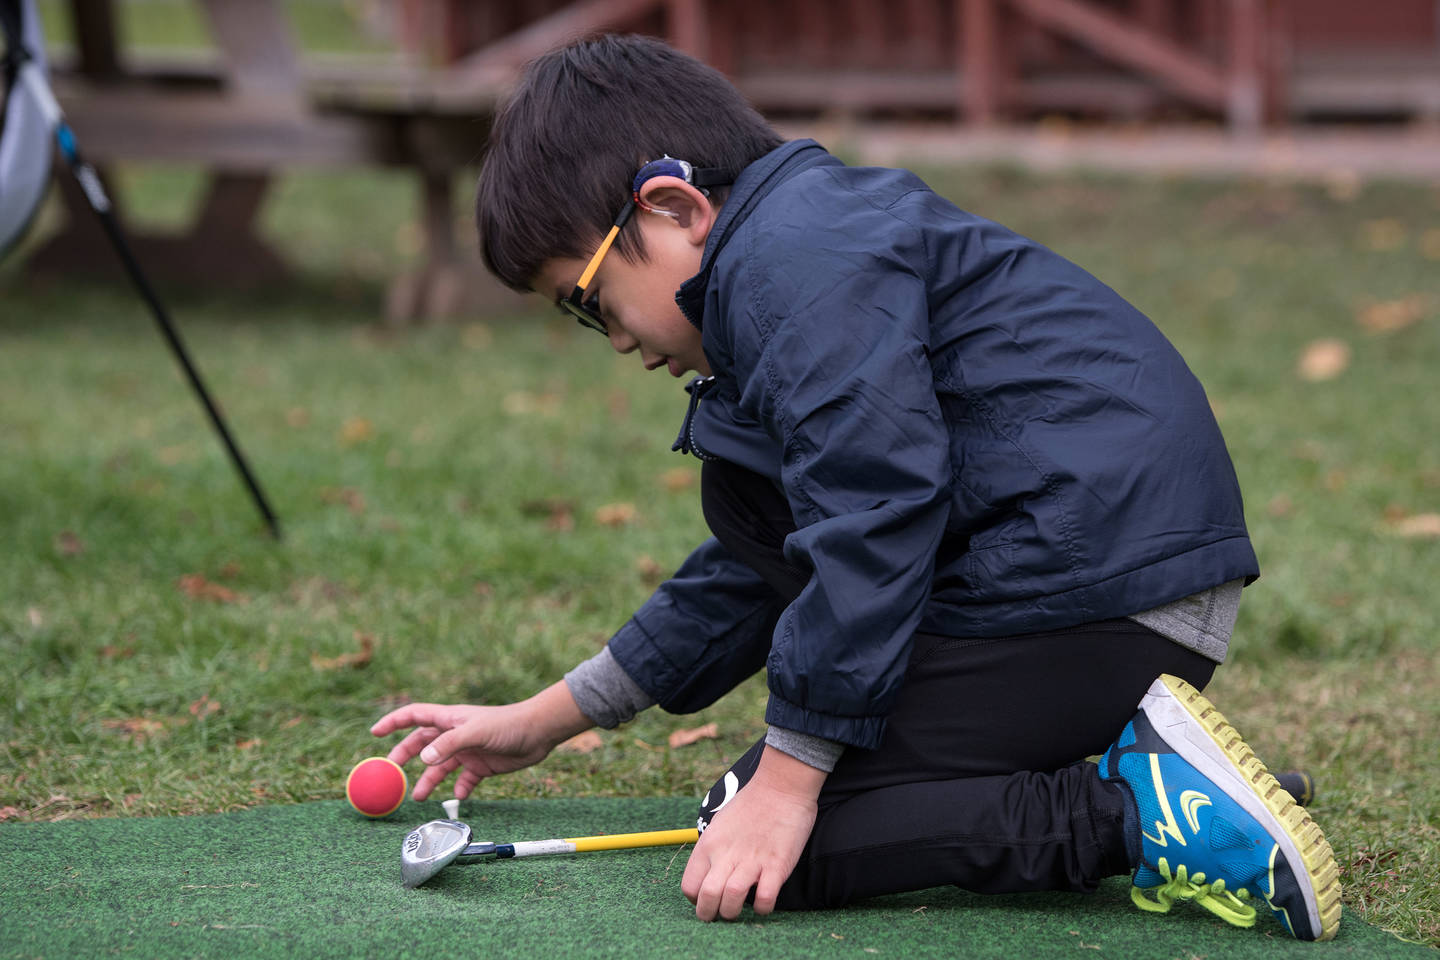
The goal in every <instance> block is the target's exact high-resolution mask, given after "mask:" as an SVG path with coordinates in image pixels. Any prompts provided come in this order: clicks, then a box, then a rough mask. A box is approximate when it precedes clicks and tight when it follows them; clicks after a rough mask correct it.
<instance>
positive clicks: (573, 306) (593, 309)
mask: <svg viewBox="0 0 1440 960" xmlns="http://www.w3.org/2000/svg"><path fill="white" fill-rule="evenodd" d="M634 212H635V201H634V199H633V198H632V199H630V200H627V201H626V202H625V206H624V207H623V208H622V209H621V210H620V215H619V216H617V217H616V218H615V223H614V225H612V226H611V227H610V232H609V233H607V234H605V239H604V240H602V241H601V242H600V249H599V250H596V251H595V256H593V257H591V258H590V262H589V263H588V264H586V265H585V271H584V272H583V273H581V274H580V279H579V280H577V281H576V282H575V289H574V290H572V291H571V292H570V296H568V297H566V298H565V299H563V300H561V301H560V309H561V310H563V311H565V312H566V313H568V314H570V316H572V317H574V318H575V320H576V322H578V323H579V324H580V326H582V327H589V328H590V329H591V330H594V331H596V332H597V333H600V334H602V335H604V336H607V337H608V336H609V335H610V328H609V327H607V326H606V325H605V318H604V317H602V316H601V315H600V302H599V300H598V299H597V298H596V297H591V298H590V299H588V300H587V299H585V291H587V290H589V289H590V283H591V281H593V280H594V279H595V271H596V270H599V269H600V261H602V260H604V259H605V254H607V253H609V252H610V247H611V246H613V245H614V243H615V238H616V237H618V236H619V235H620V228H621V227H623V226H625V224H626V222H627V221H629V219H630V215H631V214H632V213H634Z"/></svg>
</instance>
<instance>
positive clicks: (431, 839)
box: [400, 820, 495, 890]
mask: <svg viewBox="0 0 1440 960" xmlns="http://www.w3.org/2000/svg"><path fill="white" fill-rule="evenodd" d="M494 852H495V844H493V843H471V842H470V827H469V826H468V825H466V824H464V823H461V822H460V821H459V820H431V821H430V822H429V823H425V824H421V825H420V826H418V827H416V828H415V829H414V830H411V831H410V833H409V834H407V835H406V837H405V842H404V844H402V845H401V847H400V882H401V883H402V884H403V885H404V886H405V889H407V890H413V889H415V888H416V887H418V886H420V884H422V883H424V882H425V881H426V880H429V879H430V878H431V877H433V876H435V874H437V873H439V872H440V871H441V870H444V869H445V868H446V867H448V866H449V865H450V864H451V863H453V862H454V861H455V859H456V858H458V857H479V856H486V855H488V854H491V853H494Z"/></svg>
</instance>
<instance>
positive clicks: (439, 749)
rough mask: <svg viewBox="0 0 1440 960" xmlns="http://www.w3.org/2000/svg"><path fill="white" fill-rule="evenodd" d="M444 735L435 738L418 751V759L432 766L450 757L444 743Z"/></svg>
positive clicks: (447, 747)
mask: <svg viewBox="0 0 1440 960" xmlns="http://www.w3.org/2000/svg"><path fill="white" fill-rule="evenodd" d="M444 741H445V736H444V734H441V735H440V736H438V737H436V738H435V739H434V740H432V741H430V743H429V744H427V745H426V747H425V749H424V750H421V751H420V759H421V760H423V761H425V762H426V763H428V764H430V765H431V766H434V765H435V764H437V763H439V762H440V761H442V760H444V759H445V758H446V757H448V756H449V755H450V749H449V745H448V744H446V743H445V742H444Z"/></svg>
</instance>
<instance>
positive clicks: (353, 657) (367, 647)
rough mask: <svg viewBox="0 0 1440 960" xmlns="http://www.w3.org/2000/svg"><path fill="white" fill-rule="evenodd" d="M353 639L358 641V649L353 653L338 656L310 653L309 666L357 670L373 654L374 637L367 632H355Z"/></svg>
mask: <svg viewBox="0 0 1440 960" xmlns="http://www.w3.org/2000/svg"><path fill="white" fill-rule="evenodd" d="M355 639H356V640H359V641H360V649H359V650H356V651H355V652H353V653H342V654H340V655H339V656H338V657H322V656H320V655H319V654H314V653H312V654H311V655H310V666H311V667H313V668H314V669H316V670H345V669H350V670H359V669H360V668H361V667H364V666H367V665H368V664H369V663H370V660H371V658H372V657H374V656H375V638H374V637H372V636H370V635H369V634H368V633H357V634H355Z"/></svg>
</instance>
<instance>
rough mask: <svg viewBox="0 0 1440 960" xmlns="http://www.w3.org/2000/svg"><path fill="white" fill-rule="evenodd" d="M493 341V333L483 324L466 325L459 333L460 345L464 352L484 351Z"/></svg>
mask: <svg viewBox="0 0 1440 960" xmlns="http://www.w3.org/2000/svg"><path fill="white" fill-rule="evenodd" d="M494 341H495V334H494V332H493V331H492V330H491V329H490V328H489V327H488V326H486V325H485V324H483V323H467V324H466V325H465V328H464V329H463V330H461V331H460V345H461V346H463V347H464V348H465V349H466V350H484V349H486V348H487V347H489V346H490V344H492V343H493V342H494Z"/></svg>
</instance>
